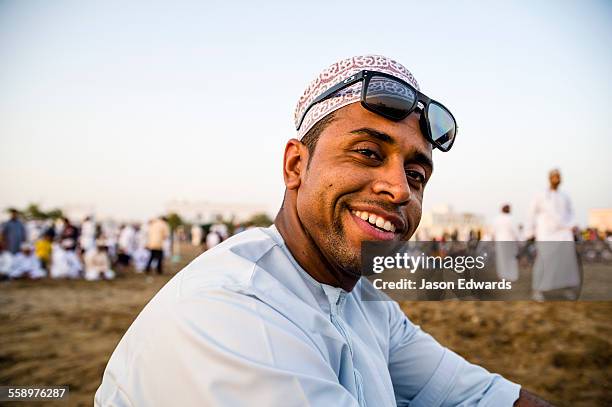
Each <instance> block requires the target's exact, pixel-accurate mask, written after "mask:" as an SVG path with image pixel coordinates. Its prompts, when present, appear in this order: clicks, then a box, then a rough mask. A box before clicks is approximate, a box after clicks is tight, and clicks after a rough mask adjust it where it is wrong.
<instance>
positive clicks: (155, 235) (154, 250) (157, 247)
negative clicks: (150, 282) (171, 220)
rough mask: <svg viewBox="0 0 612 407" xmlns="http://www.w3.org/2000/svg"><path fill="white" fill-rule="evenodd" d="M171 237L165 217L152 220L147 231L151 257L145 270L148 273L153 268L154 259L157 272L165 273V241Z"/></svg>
mask: <svg viewBox="0 0 612 407" xmlns="http://www.w3.org/2000/svg"><path fill="white" fill-rule="evenodd" d="M169 237H170V228H169V227H168V223H167V222H166V221H165V220H164V219H163V217H159V218H156V219H154V220H153V221H151V223H150V224H149V228H148V233H147V249H149V253H150V257H149V261H148V262H147V267H146V268H145V272H147V273H148V272H149V271H150V270H151V265H152V263H153V261H156V262H157V263H156V269H157V273H158V274H162V273H163V262H164V243H165V241H166V239H168V238H169Z"/></svg>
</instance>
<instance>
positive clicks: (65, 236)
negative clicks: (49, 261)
mask: <svg viewBox="0 0 612 407" xmlns="http://www.w3.org/2000/svg"><path fill="white" fill-rule="evenodd" d="M61 225H62V226H61V230H62V231H61V232H59V233H58V236H60V241H61V242H62V243H64V242H66V244H67V242H68V241H70V242H71V244H72V246H71V247H69V248H68V249H70V250H75V249H76V247H77V243H78V241H79V230H78V229H77V228H76V226H74V225H73V224H72V223H70V220H69V219H68V218H67V217H65V216H64V217H63V218H62V223H61Z"/></svg>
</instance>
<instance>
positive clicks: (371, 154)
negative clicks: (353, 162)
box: [355, 148, 380, 160]
mask: <svg viewBox="0 0 612 407" xmlns="http://www.w3.org/2000/svg"><path fill="white" fill-rule="evenodd" d="M355 151H357V152H358V153H359V154H361V155H364V156H366V157H368V158H371V159H373V160H380V156H379V155H378V154H377V153H376V152H375V151H373V150H370V149H369V148H360V149H359V150H355Z"/></svg>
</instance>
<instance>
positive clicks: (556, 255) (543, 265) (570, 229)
mask: <svg viewBox="0 0 612 407" xmlns="http://www.w3.org/2000/svg"><path fill="white" fill-rule="evenodd" d="M548 183H549V187H548V188H547V189H546V191H544V192H542V193H540V194H539V195H537V196H536V198H535V199H534V201H533V203H532V204H531V208H530V211H529V230H530V231H531V233H530V234H531V235H532V236H533V237H534V238H535V240H536V247H537V256H536V260H535V264H534V266H533V281H532V288H533V299H534V300H536V301H543V300H544V295H543V292H546V291H551V290H557V289H565V293H564V296H565V297H566V298H567V299H576V297H577V295H578V292H577V288H578V286H579V285H580V271H579V268H578V258H577V255H576V247H575V244H574V230H575V229H576V222H575V220H574V213H573V210H572V203H571V201H570V198H569V196H568V195H567V194H565V193H564V192H563V191H560V190H559V185H561V172H560V171H559V170H558V169H553V170H551V171H550V172H549V174H548Z"/></svg>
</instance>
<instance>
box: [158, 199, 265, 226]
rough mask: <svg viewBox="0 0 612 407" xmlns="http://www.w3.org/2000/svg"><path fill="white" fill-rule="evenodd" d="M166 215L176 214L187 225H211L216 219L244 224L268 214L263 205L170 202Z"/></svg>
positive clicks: (167, 205)
mask: <svg viewBox="0 0 612 407" xmlns="http://www.w3.org/2000/svg"><path fill="white" fill-rule="evenodd" d="M165 209H166V213H172V212H174V213H177V214H178V215H179V216H180V217H181V218H182V219H183V220H184V221H185V222H188V223H196V222H197V223H212V222H214V221H215V220H216V219H217V217H219V216H220V217H221V218H223V220H231V219H233V220H234V222H244V221H247V220H249V219H250V218H251V217H252V216H253V215H256V214H259V213H269V210H268V208H267V207H266V206H265V205H258V204H236V203H213V202H203V201H200V202H192V201H184V200H182V201H179V200H175V201H170V202H168V203H167V204H166V208H165Z"/></svg>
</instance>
